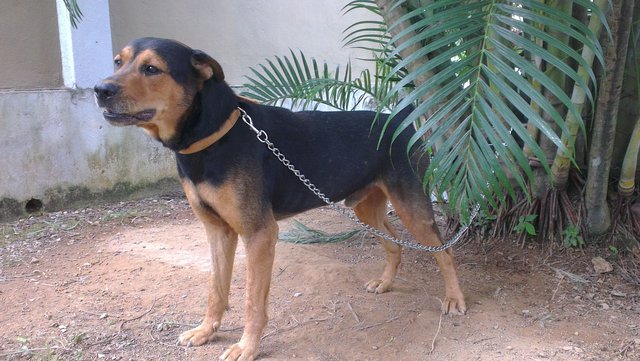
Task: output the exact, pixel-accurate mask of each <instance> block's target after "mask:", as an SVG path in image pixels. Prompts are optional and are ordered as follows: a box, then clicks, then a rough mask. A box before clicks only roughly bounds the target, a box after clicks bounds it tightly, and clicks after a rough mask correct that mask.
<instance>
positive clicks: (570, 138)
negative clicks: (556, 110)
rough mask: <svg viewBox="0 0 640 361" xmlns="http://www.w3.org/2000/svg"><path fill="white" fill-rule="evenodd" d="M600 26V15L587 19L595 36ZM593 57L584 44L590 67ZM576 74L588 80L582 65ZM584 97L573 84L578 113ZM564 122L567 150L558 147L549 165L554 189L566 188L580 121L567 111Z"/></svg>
mask: <svg viewBox="0 0 640 361" xmlns="http://www.w3.org/2000/svg"><path fill="white" fill-rule="evenodd" d="M607 2H608V0H596V1H595V4H596V5H597V6H598V7H599V8H600V9H604V8H606V6H607ZM601 28H602V22H601V21H600V17H598V16H592V17H591V19H590V20H589V30H591V31H592V32H593V33H594V34H595V35H596V36H597V35H598V34H599V33H600V29H601ZM594 57H595V54H594V52H593V51H592V50H591V48H589V47H586V46H585V47H584V48H583V49H582V58H583V59H584V60H585V62H586V63H587V64H588V65H589V67H591V65H592V64H593V58H594ZM578 75H579V76H580V77H581V78H582V80H583V81H584V82H585V83H586V82H588V81H589V73H588V72H587V70H586V69H585V68H584V67H583V66H579V67H578ZM585 98H586V96H585V92H584V90H583V89H582V88H581V87H580V86H579V85H578V84H575V85H574V86H573V92H572V94H571V103H573V104H574V106H575V108H576V110H577V112H578V113H582V109H583V107H584V103H585ZM565 124H566V127H567V130H568V134H562V143H563V144H564V145H565V146H566V148H567V152H564V151H563V150H561V149H558V150H557V151H556V156H555V158H554V160H553V164H552V166H551V176H552V183H553V186H554V187H555V188H556V189H566V187H567V180H568V179H569V170H570V169H571V159H572V158H573V157H572V155H573V154H570V153H568V152H571V153H573V151H574V148H575V142H576V137H577V135H578V130H579V129H580V121H579V119H578V118H577V117H576V116H575V115H574V113H571V112H569V113H567V115H566V118H565Z"/></svg>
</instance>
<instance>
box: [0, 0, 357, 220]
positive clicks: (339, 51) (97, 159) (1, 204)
mask: <svg viewBox="0 0 640 361" xmlns="http://www.w3.org/2000/svg"><path fill="white" fill-rule="evenodd" d="M58 1H59V0H58ZM98 1H100V2H104V1H107V0H79V4H80V7H81V9H82V8H83V7H84V9H85V10H86V11H84V12H85V15H86V18H85V19H84V20H83V21H84V23H82V24H81V25H80V28H79V29H77V30H75V31H78V32H81V31H83V30H82V29H83V28H82V26H85V27H86V26H89V27H93V28H95V26H94V25H92V24H91V21H92V20H91V19H88V18H90V17H93V18H94V19H95V18H98V19H104V17H100V14H94V13H96V12H97V13H100V11H101V10H99V9H98V8H97V7H95V6H94V7H91V4H92V3H93V4H94V5H96V2H98ZM347 2H348V1H347V0H333V1H322V2H317V1H310V0H308V1H300V0H299V1H293V0H270V1H267V0H255V1H250V0H237V1H212V0H184V1H172V0H136V1H129V0H109V6H110V20H111V29H112V43H113V46H114V49H120V48H121V47H122V46H123V45H124V44H126V43H128V42H129V41H130V40H131V39H134V38H137V37H141V36H159V37H168V38H174V39H177V40H180V41H183V42H185V43H187V44H189V45H191V46H193V47H195V48H200V49H202V50H204V51H206V52H208V53H209V54H210V55H212V56H213V57H215V58H216V59H217V60H218V61H219V62H220V63H221V64H222V66H223V68H224V70H225V73H226V76H227V81H228V82H229V83H230V84H231V85H241V84H242V83H243V82H244V81H245V80H244V78H243V76H244V75H248V74H249V67H250V66H255V65H256V64H258V63H263V61H264V59H265V58H272V57H273V56H274V55H286V54H288V52H289V49H293V50H296V51H297V50H298V49H301V50H303V51H304V52H305V53H306V55H307V56H309V57H315V58H316V59H318V60H320V61H327V62H329V63H330V64H332V65H337V64H345V63H346V62H347V61H348V60H349V59H352V60H354V62H355V63H357V61H356V60H355V58H356V57H360V56H365V57H366V56H367V54H365V53H362V52H361V51H354V50H353V49H346V48H343V47H342V37H343V34H342V31H343V29H344V28H345V27H346V26H347V25H348V24H350V23H352V22H354V21H356V20H358V18H354V16H361V15H358V14H356V13H354V14H350V15H349V16H347V17H344V16H342V15H341V9H342V7H343V6H344V5H345V4H346V3H347ZM103 4H104V3H103ZM105 11H106V10H103V12H105ZM63 13H64V11H63ZM56 16H57V14H56V2H55V1H54V0H47V1H44V0H2V1H0V64H2V67H0V89H2V88H10V89H11V90H9V89H6V90H4V91H2V90H0V154H2V156H1V157H0V169H1V170H2V171H1V172H0V219H2V218H7V217H11V216H15V215H17V214H24V210H25V205H26V204H27V202H28V201H29V200H31V199H37V200H39V201H42V202H43V204H44V209H45V210H55V209H60V208H63V207H69V206H70V205H72V204H77V203H76V202H77V201H83V200H84V201H87V200H88V201H89V202H90V203H94V202H95V201H101V200H104V199H106V198H110V199H113V197H116V198H117V197H126V196H127V195H129V194H131V193H132V192H135V191H136V190H140V189H143V188H144V189H146V187H147V186H151V185H155V186H164V185H168V186H170V187H177V181H176V171H175V164H174V156H173V155H172V154H171V153H170V152H168V151H166V150H165V149H163V148H162V147H161V146H160V144H159V143H156V142H155V141H153V140H151V139H149V138H148V137H147V136H146V135H145V134H144V133H143V132H142V131H140V130H138V129H135V128H114V127H111V126H109V125H108V124H107V123H106V122H105V121H104V120H103V119H102V116H101V111H100V110H99V109H98V108H97V107H96V106H95V103H94V100H93V94H92V93H91V91H90V90H69V89H58V90H42V89H45V88H63V84H64V82H63V81H62V76H61V73H62V70H61V69H62V64H61V63H62V61H61V60H60V58H61V55H60V54H61V52H60V50H59V47H60V40H59V37H58V28H57V27H56V26H57V20H56V19H57V17H56ZM81 35H82V34H81ZM72 38H73V37H72ZM85 40H86V39H85ZM98 43H99V42H98V41H88V42H87V43H86V44H85V45H83V46H86V47H89V46H90V45H91V46H93V45H95V44H98ZM87 44H88V45H87ZM76 45H77V44H76V43H74V46H76ZM107 47H108V44H107ZM81 48H82V46H81ZM76 50H78V49H74V51H76ZM80 50H82V49H80ZM100 50H105V49H100ZM104 53H106V54H108V55H104V56H103V55H100V57H101V58H102V57H108V58H109V59H110V56H111V55H110V54H112V53H114V52H113V51H110V50H109V49H107V51H104ZM65 54H67V53H65ZM81 54H83V55H86V54H93V55H95V54H97V52H96V51H95V49H94V50H91V49H89V50H86V51H84V52H81ZM95 56H98V55H95ZM76 60H78V59H76ZM108 61H109V62H110V60H108ZM91 64H93V62H92V61H89V64H87V62H84V66H85V68H81V69H80V70H86V66H88V65H91ZM76 66H77V63H76ZM107 67H110V64H107ZM355 67H356V69H357V67H358V66H357V64H356V66H355ZM107 71H109V70H108V69H107ZM96 74H97V72H96ZM92 75H94V74H93V73H92ZM96 76H97V75H96ZM72 84H76V85H77V84H80V83H75V82H74V83H72ZM31 88H40V89H41V90H34V91H16V89H31ZM167 179H169V180H168V181H167Z"/></svg>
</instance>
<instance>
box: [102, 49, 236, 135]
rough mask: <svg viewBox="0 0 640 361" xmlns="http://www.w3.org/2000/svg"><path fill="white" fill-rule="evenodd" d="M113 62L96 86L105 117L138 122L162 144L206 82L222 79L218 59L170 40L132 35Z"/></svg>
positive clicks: (118, 121) (120, 122) (125, 122)
mask: <svg viewBox="0 0 640 361" xmlns="http://www.w3.org/2000/svg"><path fill="white" fill-rule="evenodd" d="M113 62H114V66H115V73H114V74H113V75H111V76H110V77H108V78H106V79H104V80H102V81H101V82H99V83H98V84H97V85H96V86H95V87H94V91H95V96H96V100H97V102H98V105H99V106H100V107H101V108H103V109H104V117H105V119H106V120H107V121H108V122H109V123H111V124H113V125H119V126H126V125H136V126H139V127H142V128H144V129H145V130H146V131H147V132H148V133H149V134H150V135H151V136H153V137H154V138H156V139H157V140H160V141H162V142H163V143H165V144H167V143H170V141H171V139H172V138H174V137H175V136H176V133H177V132H178V131H179V130H180V129H179V128H180V126H181V124H180V122H181V121H182V119H183V118H184V117H185V115H186V114H187V113H188V112H189V108H190V107H191V106H192V104H193V101H194V97H195V95H196V94H197V93H198V91H200V90H201V89H202V88H203V86H204V84H205V82H207V81H213V82H220V83H221V82H223V81H224V72H223V71H222V67H221V66H220V64H218V62H217V61H215V60H214V59H213V58H211V57H210V56H209V55H207V54H205V53H204V52H202V51H200V50H195V49H191V48H190V47H188V46H186V45H184V44H182V43H180V42H177V41H174V40H167V39H158V38H141V39H136V40H134V41H132V42H131V43H129V44H128V45H127V46H125V47H124V48H123V49H122V50H121V51H120V53H118V54H117V55H116V56H115V58H114V60H113Z"/></svg>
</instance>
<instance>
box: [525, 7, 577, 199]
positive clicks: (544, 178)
mask: <svg viewBox="0 0 640 361" xmlns="http://www.w3.org/2000/svg"><path fill="white" fill-rule="evenodd" d="M546 3H547V5H549V6H552V7H554V8H555V9H557V10H558V11H561V12H563V13H566V14H571V13H572V8H573V1H565V0H549V1H546ZM547 31H548V33H549V34H550V35H553V37H555V38H556V39H558V40H560V41H562V42H563V43H565V44H568V43H569V35H568V34H565V33H562V32H560V31H554V30H547ZM549 52H551V53H554V54H555V55H557V56H562V52H561V51H560V50H559V49H556V48H554V47H552V48H550V49H549ZM545 72H546V74H547V75H548V76H549V78H551V79H553V81H554V82H555V83H556V84H558V85H559V86H560V88H562V89H565V88H566V87H565V83H566V78H565V75H564V73H562V72H561V71H560V70H558V69H557V68H556V67H554V66H552V65H549V64H547V69H546V71H545ZM543 94H544V96H545V97H546V98H547V99H548V100H549V102H550V103H551V104H554V106H555V107H556V109H558V112H559V113H560V114H562V113H563V112H564V106H563V105H562V102H560V100H558V97H557V96H556V95H555V94H553V93H552V92H551V91H549V90H547V89H544V92H543ZM544 119H545V121H546V122H547V123H548V124H549V126H550V127H552V129H554V130H556V132H557V129H558V127H557V126H556V124H555V122H554V121H553V119H552V118H551V116H550V115H548V114H545V115H544ZM538 142H539V143H540V148H542V150H543V151H544V153H545V155H546V157H547V159H553V158H554V156H555V153H556V148H557V147H556V145H555V144H554V143H553V142H552V141H551V140H549V139H548V138H547V137H540V139H539V141H538ZM550 183H551V182H550V178H549V175H548V174H547V172H546V170H545V169H544V168H537V169H536V172H535V186H534V190H533V191H534V195H535V196H536V198H538V199H542V198H544V196H545V194H546V193H547V191H548V190H549V188H550V185H551V184H550Z"/></svg>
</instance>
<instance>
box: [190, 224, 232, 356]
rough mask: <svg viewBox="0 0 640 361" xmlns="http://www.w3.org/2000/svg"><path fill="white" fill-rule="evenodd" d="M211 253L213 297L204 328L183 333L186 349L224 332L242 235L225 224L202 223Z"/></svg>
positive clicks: (210, 289)
mask: <svg viewBox="0 0 640 361" xmlns="http://www.w3.org/2000/svg"><path fill="white" fill-rule="evenodd" d="M202 220H203V223H204V226H205V230H206V232H207V238H208V240H209V248H210V251H211V273H210V275H209V297H208V301H207V311H206V313H205V315H204V320H203V321H202V323H201V324H200V326H198V327H196V328H194V329H191V330H189V331H186V332H184V333H182V334H181V335H180V337H179V339H178V342H179V343H180V344H181V345H183V346H200V345H202V344H205V343H207V342H209V341H211V340H212V339H213V337H214V335H215V332H216V331H217V330H218V329H219V328H220V322H221V320H222V314H223V313H224V310H225V309H226V308H227V304H228V302H229V287H230V285H231V274H232V271H233V260H234V256H235V252H236V246H237V245H238V234H237V233H236V232H234V231H233V230H232V229H231V227H229V226H228V225H226V224H223V223H222V222H207V220H206V219H202Z"/></svg>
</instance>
